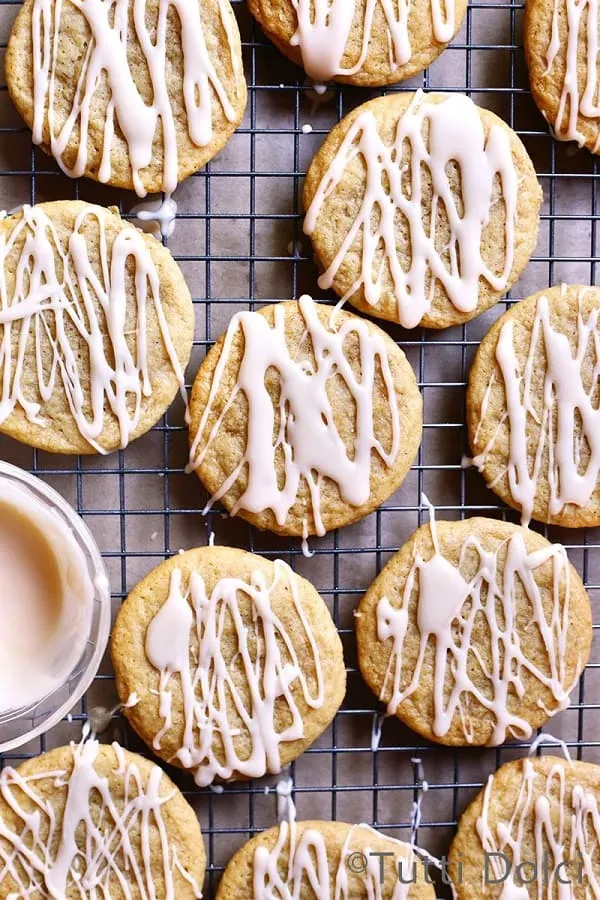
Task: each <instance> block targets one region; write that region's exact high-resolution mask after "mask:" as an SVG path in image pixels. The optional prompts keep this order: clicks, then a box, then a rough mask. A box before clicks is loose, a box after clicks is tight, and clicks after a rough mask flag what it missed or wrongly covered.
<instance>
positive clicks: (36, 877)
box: [0, 740, 206, 900]
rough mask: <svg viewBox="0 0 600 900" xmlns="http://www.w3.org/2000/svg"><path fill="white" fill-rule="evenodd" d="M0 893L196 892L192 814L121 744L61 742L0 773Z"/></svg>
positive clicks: (181, 896) (124, 895)
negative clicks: (63, 745)
mask: <svg viewBox="0 0 600 900" xmlns="http://www.w3.org/2000/svg"><path fill="white" fill-rule="evenodd" d="M0 860H2V865H1V866H0V898H2V900H10V898H16V897H25V896H27V897H32V898H41V897H61V898H62V900H80V898H82V897H84V896H85V897H100V896H102V897H110V898H111V900H129V898H134V897H136V898H138V897H150V896H152V897H177V900H192V898H199V897H201V896H202V894H201V889H202V881H203V878H204V869H205V863H206V857H205V853H204V845H203V842H202V835H201V833H200V826H199V824H198V820H197V819H196V815H195V813H194V811H193V809H192V808H191V806H190V805H189V804H188V803H187V801H186V800H185V799H184V798H183V796H182V794H181V793H180V792H179V790H178V789H177V788H176V787H175V785H174V784H173V782H172V781H171V779H170V778H168V777H167V776H166V775H165V773H164V772H163V771H162V770H161V769H159V767H158V766H156V765H154V764H153V763H151V762H149V761H148V760H147V759H144V758H143V757H142V756H138V755H137V753H130V752H129V751H128V750H125V749H124V748H123V747H120V746H119V745H118V744H112V745H107V744H99V743H98V742H97V741H95V740H86V741H82V742H81V743H80V744H77V745H75V744H71V746H70V747H59V748H58V749H56V750H50V751H49V752H48V753H44V754H43V755H42V756H37V757H34V758H33V759H29V760H27V761H26V762H24V763H22V764H21V765H20V766H19V767H18V768H17V769H13V768H12V767H9V766H6V767H5V768H4V769H3V770H2V772H1V773H0Z"/></svg>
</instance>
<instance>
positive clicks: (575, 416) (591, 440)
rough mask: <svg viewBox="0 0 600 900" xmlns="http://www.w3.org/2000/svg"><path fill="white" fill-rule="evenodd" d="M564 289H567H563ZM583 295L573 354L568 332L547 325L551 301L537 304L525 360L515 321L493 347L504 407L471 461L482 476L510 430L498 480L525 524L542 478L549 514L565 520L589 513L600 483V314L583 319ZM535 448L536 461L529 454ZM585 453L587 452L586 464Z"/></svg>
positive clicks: (582, 295) (594, 312)
mask: <svg viewBox="0 0 600 900" xmlns="http://www.w3.org/2000/svg"><path fill="white" fill-rule="evenodd" d="M562 290H563V291H564V286H563V288H562ZM585 296H586V291H585V289H583V290H581V291H580V293H579V297H578V305H579V311H578V315H577V331H576V334H577V337H576V342H575V347H574V349H573V350H572V349H571V344H570V342H569V337H568V335H567V334H566V333H563V332H561V331H556V330H555V329H554V327H553V326H552V323H551V320H550V305H549V300H548V297H547V296H546V295H542V296H540V297H539V298H538V301H537V305H536V311H535V317H534V319H533V323H532V327H531V337H530V340H529V347H528V350H527V356H526V357H525V359H519V356H518V355H517V348H516V345H515V335H514V323H513V321H512V320H511V319H510V318H509V319H508V320H507V321H506V322H505V323H504V325H503V326H502V328H501V330H500V334H499V336H498V342H497V344H496V362H497V364H498V367H499V369H500V373H501V376H502V383H503V389H504V397H505V405H506V409H505V410H504V412H503V414H502V417H501V419H500V421H499V424H498V428H497V429H496V433H495V434H494V435H493V436H492V438H491V440H490V441H489V442H488V444H487V446H486V447H485V448H484V449H483V450H482V452H481V453H479V454H478V455H477V456H475V457H474V458H473V464H474V465H475V466H477V468H478V469H479V470H480V471H481V470H482V469H484V467H485V464H486V459H487V457H488V455H489V454H490V453H492V452H493V450H494V447H495V444H496V441H497V439H498V434H499V432H500V429H501V428H503V426H504V425H506V426H507V427H508V447H509V452H508V462H507V466H506V469H505V470H504V471H502V472H501V473H500V474H499V475H498V477H497V478H496V479H495V480H494V482H493V483H492V484H491V485H490V486H491V487H492V488H493V487H494V485H495V484H497V483H498V481H500V480H501V479H502V478H504V477H507V479H508V485H509V489H510V494H511V496H512V498H513V500H514V502H515V504H516V505H517V507H518V508H520V509H521V521H522V523H523V524H524V525H526V524H528V523H529V521H530V520H531V517H532V515H533V511H534V505H535V502H536V499H537V496H538V487H539V483H540V479H541V478H544V479H545V480H546V481H547V483H548V487H549V503H548V514H549V516H558V515H560V514H561V513H562V512H563V510H564V508H565V506H567V504H570V503H572V504H574V505H575V506H578V507H585V506H587V504H588V503H589V502H590V500H591V498H592V495H593V493H594V491H595V490H596V487H597V484H598V478H599V477H600V409H599V408H598V391H597V383H598V378H599V376H600V329H599V327H598V315H599V313H600V310H599V309H597V308H596V309H592V310H591V312H590V314H589V315H588V316H587V317H586V318H584V316H583V313H582V310H581V303H582V301H583V300H584V299H585ZM540 349H541V352H542V355H543V357H544V358H545V371H544V387H543V392H541V391H540V390H539V389H538V388H536V387H534V380H535V378H536V376H538V375H539V371H540V365H543V363H540V360H539V353H540ZM590 354H591V355H592V360H593V366H592V367H591V375H590V376H589V381H588V384H587V385H586V384H584V380H583V374H582V367H583V365H584V362H585V360H586V359H589V356H590ZM494 378H495V376H492V380H490V382H489V384H488V387H487V389H486V393H485V394H484V398H483V402H482V408H481V413H480V420H479V426H478V428H477V430H476V432H475V436H474V441H475V443H477V436H478V433H479V429H480V428H481V423H482V421H483V420H484V419H485V416H486V412H487V406H488V403H489V397H490V393H491V391H492V389H493V387H494V383H495V381H494V380H493V379H494ZM530 448H533V458H531V456H532V452H531V449H530ZM584 451H585V452H586V453H587V458H586V462H585V466H584V464H583V454H584Z"/></svg>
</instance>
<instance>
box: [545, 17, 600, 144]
mask: <svg viewBox="0 0 600 900" xmlns="http://www.w3.org/2000/svg"><path fill="white" fill-rule="evenodd" d="M562 10H564V16H565V21H566V28H567V43H566V47H565V48H564V56H563V44H562V41H561V37H560V20H561V11H562ZM599 27H600V7H599V5H598V0H554V6H553V11H552V31H551V35H550V43H549V45H548V49H547V52H546V71H545V73H544V74H545V75H551V73H552V70H553V68H555V64H556V68H557V70H558V71H559V72H561V71H562V65H563V59H564V72H563V75H562V85H561V88H560V97H559V101H558V109H557V112H556V118H555V121H554V123H553V129H554V134H555V135H556V137H557V138H558V139H559V140H561V141H577V143H578V144H579V146H580V147H582V146H583V145H584V144H585V140H586V139H585V135H583V134H582V133H581V132H580V131H579V129H578V127H577V124H578V122H577V120H578V117H579V116H582V117H583V118H585V119H595V120H598V119H599V118H600V103H599V99H598V85H599V83H600V72H599V71H598V54H599V52H600V47H599V43H598V29H599ZM584 40H585V45H586V54H585V81H584V82H583V93H582V92H581V83H582V79H581V76H580V72H579V69H580V59H581V51H582V49H583V41H584ZM599 148H600V134H599V135H598V137H597V138H596V143H595V145H594V147H593V152H594V153H597V152H598V149H599Z"/></svg>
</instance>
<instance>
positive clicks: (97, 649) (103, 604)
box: [0, 460, 111, 753]
mask: <svg viewBox="0 0 600 900" xmlns="http://www.w3.org/2000/svg"><path fill="white" fill-rule="evenodd" d="M3 478H8V479H12V480H16V481H18V482H19V483H21V484H24V485H25V486H26V487H27V488H28V489H29V490H30V491H32V492H33V493H34V494H35V495H36V496H37V498H38V499H41V500H42V501H43V502H44V503H46V504H47V505H48V506H50V507H52V508H54V509H55V510H57V511H58V513H60V515H61V516H62V518H63V519H64V520H65V521H66V524H67V525H68V526H69V528H70V529H71V531H72V532H73V534H74V536H75V538H76V540H77V541H78V543H79V545H80V547H81V549H82V550H83V552H84V554H85V556H86V561H87V564H88V567H89V568H90V569H91V570H92V571H90V577H91V578H92V583H93V585H94V603H96V602H99V604H100V616H99V621H98V634H97V636H96V640H95V642H94V650H93V653H92V655H91V657H90V659H89V661H88V663H87V665H86V666H85V668H84V670H83V672H82V673H81V675H80V676H79V679H78V681H77V684H76V686H75V688H74V689H73V690H72V691H70V692H69V695H68V697H67V698H66V700H65V701H64V702H63V703H61V704H60V706H59V707H58V708H57V709H55V710H54V711H53V712H52V713H51V714H49V715H48V716H47V717H45V718H44V719H43V720H42V721H41V722H40V723H39V724H38V725H36V726H35V727H33V728H30V729H29V730H28V731H27V732H25V733H23V734H21V735H18V736H17V737H13V738H10V740H7V741H2V740H1V738H0V753H6V752H7V751H9V750H14V749H16V748H18V747H21V746H23V744H26V743H28V742H29V741H32V740H35V738H37V737H39V736H40V735H41V734H45V733H46V732H47V731H49V730H50V729H51V728H53V727H54V726H55V725H56V724H57V723H58V722H60V721H61V719H63V718H64V716H65V715H66V714H67V713H68V712H69V710H71V709H73V707H74V706H75V704H76V703H77V702H78V701H79V700H80V699H81V698H82V697H83V695H84V694H85V692H86V691H87V689H88V688H89V686H90V685H91V683H92V681H93V680H94V678H95V677H96V675H97V673H98V669H99V668H100V662H101V660H102V657H103V656H104V653H105V650H106V647H107V645H108V638H109V635H110V623H111V602H110V598H111V594H110V582H109V578H108V572H107V570H106V566H105V564H104V560H103V559H102V554H101V553H100V550H99V548H98V545H97V543H96V541H95V539H94V537H93V535H92V532H91V531H90V530H89V528H88V526H87V525H86V523H85V522H84V521H83V519H82V517H81V516H80V514H79V513H78V512H77V510H76V509H75V508H74V507H73V506H71V504H70V503H69V502H68V501H67V500H65V498H64V497H63V496H62V495H61V494H59V492H58V491H57V490H56V489H55V488H53V487H51V486H50V485H49V484H47V483H46V482H45V481H43V480H42V479H41V478H40V477H39V476H38V475H37V474H33V473H32V472H28V471H27V470H26V469H21V468H20V467H19V466H14V465H12V464H11V463H7V462H4V460H0V480H2V479H3ZM90 643H91V640H90V637H89V636H88V638H87V640H86V645H85V646H89V644H90ZM71 674H72V673H71ZM71 674H69V675H68V676H67V678H66V679H65V680H64V681H63V682H61V684H60V687H57V688H55V690H59V689H61V688H64V687H65V686H66V685H68V683H69V680H70V678H71ZM50 696H52V692H51V693H50V694H46V696H45V697H42V698H41V699H40V700H37V701H36V702H35V703H33V704H31V705H30V706H28V707H26V708H25V709H21V710H15V716H14V719H13V721H15V722H16V721H18V720H19V719H20V718H23V717H24V716H25V715H26V714H27V715H31V713H32V712H33V711H34V710H35V708H36V707H37V706H39V704H40V703H43V702H44V700H47V699H48V697H50ZM0 727H1V725H0Z"/></svg>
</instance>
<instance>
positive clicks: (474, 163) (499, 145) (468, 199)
mask: <svg viewBox="0 0 600 900" xmlns="http://www.w3.org/2000/svg"><path fill="white" fill-rule="evenodd" d="M407 144H408V146H409V153H410V159H409V162H408V168H407V169H406V170H404V169H403V168H402V166H401V161H402V158H403V151H404V149H405V147H406V146H407ZM359 156H360V157H362V160H363V163H364V166H365V167H366V176H365V178H366V181H365V189H364V195H363V197H362V201H361V204H360V209H359V211H358V214H357V215H356V218H355V219H354V221H353V222H352V223H351V224H350V227H349V229H348V233H347V234H346V235H345V237H344V238H343V240H342V241H341V243H340V246H339V248H338V250H337V252H336V255H335V257H334V259H333V260H332V262H331V264H330V265H329V267H328V269H327V270H326V271H325V272H324V273H323V274H322V275H321V277H320V278H319V285H320V287H322V288H324V289H329V288H331V287H332V286H333V283H334V280H335V277H336V275H337V273H338V271H339V269H340V267H341V266H342V264H343V262H344V259H345V258H346V255H347V254H348V252H349V251H350V249H351V248H352V247H354V248H356V245H357V241H359V242H360V256H361V269H360V274H359V276H358V278H357V279H356V281H355V282H354V284H352V286H351V287H350V288H349V290H348V291H347V292H346V294H345V298H344V299H347V298H351V297H352V296H353V295H354V294H355V293H356V292H357V291H359V290H360V289H361V288H362V290H363V291H364V296H365V299H366V301H367V303H368V304H369V305H370V306H372V307H373V308H374V309H375V310H376V309H377V307H378V306H379V304H380V301H381V296H382V293H383V291H384V287H385V282H386V281H389V279H390V278H391V284H392V287H393V293H394V297H395V299H396V302H397V309H398V321H399V322H400V324H401V325H403V326H404V327H405V328H414V327H415V326H416V325H418V324H419V322H420V321H421V319H422V318H423V316H424V315H425V314H426V313H427V312H429V310H430V309H431V306H432V302H433V299H434V292H435V287H436V284H437V283H439V284H440V286H441V287H442V288H443V289H444V291H445V292H446V294H447V295H448V298H449V300H450V302H451V303H452V305H453V306H454V307H455V308H456V309H457V310H459V311H460V312H462V313H467V312H472V311H473V310H474V309H475V308H476V307H477V303H478V300H479V287H480V281H481V279H484V280H485V281H487V282H488V283H489V284H490V285H491V287H492V288H493V290H494V291H498V292H503V291H504V290H506V288H507V286H508V282H509V278H510V274H511V272H512V268H513V261H514V249H515V224H516V219H517V202H518V182H519V177H518V173H517V170H516V167H515V163H514V161H513V157H512V151H511V146H510V139H509V135H508V133H507V131H506V129H505V128H503V127H502V126H500V125H496V124H492V126H491V128H490V131H489V134H488V136H487V138H486V137H485V133H484V129H483V124H482V120H481V116H480V113H479V110H478V109H477V107H476V105H475V104H474V103H473V102H472V100H470V99H469V98H468V97H465V96H464V95H462V94H452V95H449V96H446V97H445V98H444V99H443V100H442V101H441V102H438V103H435V102H432V101H430V100H428V99H427V96H426V95H425V94H423V93H422V92H421V91H417V92H416V93H415V95H414V98H413V100H412V102H411V104H410V106H409V107H408V109H407V110H406V112H405V113H404V114H403V115H402V116H401V117H400V118H399V120H398V124H397V127H396V133H395V138H394V141H393V143H392V144H391V145H389V144H386V143H385V142H384V141H383V140H382V138H381V136H380V134H379V131H378V127H377V120H376V118H375V116H374V114H373V112H372V111H371V109H369V108H366V109H364V110H363V111H362V112H360V113H359V115H358V116H357V118H356V119H355V120H354V122H353V123H352V125H351V126H350V127H349V129H348V132H347V134H346V136H345V137H344V140H343V141H342V144H341V146H340V148H339V150H338V151H337V153H336V154H335V156H334V157H333V159H332V160H331V162H330V164H329V167H328V168H327V171H326V172H325V174H324V175H323V177H322V179H321V182H320V183H319V186H318V188H317V191H316V193H315V195H314V198H313V200H312V202H311V204H310V207H309V209H308V211H307V213H306V217H305V220H304V231H305V233H306V234H308V235H312V234H313V233H314V232H315V230H316V228H317V226H318V220H319V216H320V215H321V213H322V212H323V210H324V207H325V206H326V202H327V200H328V198H329V197H330V196H331V195H332V194H333V193H334V191H335V190H336V189H337V188H338V186H339V185H340V183H342V182H343V180H344V177H345V175H346V172H347V170H348V169H349V168H350V167H352V166H353V165H355V164H356V163H355V160H356V158H357V157H359ZM453 163H454V164H455V165H457V166H458V168H459V170H460V184H461V190H460V197H458V196H457V195H456V193H455V192H454V191H453V189H452V183H451V180H450V176H449V171H450V170H449V167H450V165H451V164H453ZM424 168H425V169H427V170H428V171H429V173H430V175H431V179H432V186H433V194H432V197H431V200H427V199H426V190H427V185H426V183H425V182H424V179H423V169H424ZM498 179H499V184H500V194H501V199H500V200H499V199H497V198H496V197H495V185H496V182H497V181H498ZM498 202H500V203H502V204H503V205H504V209H505V223H504V248H503V250H504V264H503V268H502V271H500V272H496V271H492V270H490V268H489V267H488V265H487V264H486V262H485V261H484V259H483V252H482V236H483V234H484V230H485V228H486V226H487V224H488V222H489V219H490V214H491V212H492V207H493V206H494V205H495V204H497V203H498ZM442 210H443V212H444V214H445V217H446V219H447V222H448V225H449V229H450V240H449V242H448V243H446V242H444V246H439V244H440V240H441V239H440V238H439V236H438V235H437V233H436V228H437V227H438V225H437V223H438V217H439V213H440V211H442ZM424 213H426V214H424ZM399 218H400V219H403V220H405V221H406V223H407V226H408V231H409V235H410V250H409V252H410V254H411V256H410V266H409V268H408V269H407V268H406V263H407V261H406V259H405V254H404V252H402V253H399V249H398V246H397V240H396V230H397V224H398V221H399Z"/></svg>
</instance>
